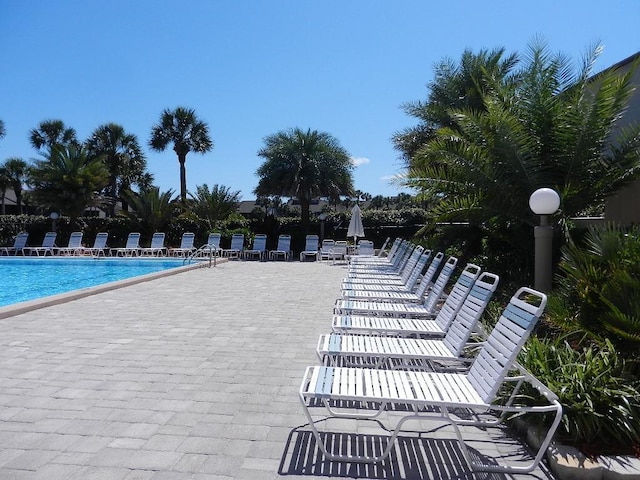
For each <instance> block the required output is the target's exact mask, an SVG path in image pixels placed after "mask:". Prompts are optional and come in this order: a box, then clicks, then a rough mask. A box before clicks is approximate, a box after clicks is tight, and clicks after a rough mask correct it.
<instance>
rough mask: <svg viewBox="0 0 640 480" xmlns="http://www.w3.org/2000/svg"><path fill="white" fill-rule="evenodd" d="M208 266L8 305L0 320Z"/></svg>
mask: <svg viewBox="0 0 640 480" xmlns="http://www.w3.org/2000/svg"><path fill="white" fill-rule="evenodd" d="M228 261H229V259H227V258H218V259H217V261H216V263H225V262H228ZM208 266H209V265H208V262H207V261H206V260H205V261H202V263H194V264H191V265H183V266H181V267H176V268H170V269H167V270H161V271H159V272H152V273H146V274H144V275H139V276H137V277H131V278H125V279H124V280H116V281H115V282H109V283H104V284H102V285H96V286H94V287H88V288H81V289H79V290H72V291H71V292H65V293H59V294H57V295H49V296H48V297H43V298H39V299H36V300H27V301H25V302H19V303H15V304H13V305H7V306H4V307H0V320H2V319H4V318H9V317H14V316H16V315H21V314H23V313H27V312H31V311H34V310H39V309H41V308H46V307H51V306H54V305H60V304H63V303H67V302H71V301H73V300H78V299H80V298H85V297H90V296H92V295H97V294H99V293H103V292H108V291H111V290H117V289H119V288H124V287H129V286H131V285H136V284H138V283H143V282H149V281H151V280H155V279H158V278H163V277H168V276H170V275H177V274H178V273H183V272H187V271H190V270H195V269H198V268H207V267H208Z"/></svg>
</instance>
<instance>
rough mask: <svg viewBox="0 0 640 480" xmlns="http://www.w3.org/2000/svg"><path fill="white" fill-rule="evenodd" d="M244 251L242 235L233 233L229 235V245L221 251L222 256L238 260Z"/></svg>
mask: <svg viewBox="0 0 640 480" xmlns="http://www.w3.org/2000/svg"><path fill="white" fill-rule="evenodd" d="M243 251H244V234H243V233H234V234H233V235H231V245H230V246H229V248H223V249H222V252H221V253H222V256H223V257H229V258H240V257H242V252H243Z"/></svg>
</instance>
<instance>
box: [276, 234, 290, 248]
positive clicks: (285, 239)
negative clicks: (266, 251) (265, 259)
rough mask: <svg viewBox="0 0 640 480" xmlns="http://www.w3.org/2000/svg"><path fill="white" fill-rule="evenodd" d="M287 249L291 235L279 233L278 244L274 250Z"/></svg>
mask: <svg viewBox="0 0 640 480" xmlns="http://www.w3.org/2000/svg"><path fill="white" fill-rule="evenodd" d="M289 250H291V235H285V234H283V235H280V236H279V237H278V246H277V247H276V251H278V252H288V251H289Z"/></svg>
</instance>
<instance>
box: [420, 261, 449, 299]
mask: <svg viewBox="0 0 640 480" xmlns="http://www.w3.org/2000/svg"><path fill="white" fill-rule="evenodd" d="M443 259H444V253H442V252H438V253H436V256H435V257H433V260H431V263H430V264H429V267H428V268H427V271H426V272H424V275H423V276H422V280H420V285H419V286H418V289H417V290H416V295H417V296H418V298H422V296H423V295H424V294H425V293H427V289H428V288H429V287H430V286H431V281H432V280H433V277H435V275H436V272H437V271H438V268H440V264H441V263H442V260H443Z"/></svg>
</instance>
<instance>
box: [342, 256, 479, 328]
mask: <svg viewBox="0 0 640 480" xmlns="http://www.w3.org/2000/svg"><path fill="white" fill-rule="evenodd" d="M480 274H481V271H480V267H478V266H477V265H475V264H473V263H468V264H467V266H466V267H465V269H464V270H463V271H462V273H461V274H460V276H459V277H458V279H457V280H456V283H455V284H454V285H453V288H452V289H451V291H450V292H449V294H448V295H447V298H446V300H445V301H444V304H443V305H442V306H441V307H440V308H439V309H437V308H436V307H437V302H438V300H439V298H438V297H439V294H438V289H435V291H432V292H431V293H430V294H429V296H428V297H427V301H426V302H425V304H424V305H411V304H401V305H402V306H403V310H399V311H398V313H396V312H394V311H391V312H388V311H387V312H385V313H384V314H383V315H378V316H374V315H358V314H337V315H334V316H333V321H332V328H333V331H334V332H342V333H376V334H378V335H397V336H405V337H406V336H418V337H438V336H440V337H442V336H444V335H445V334H446V333H447V331H448V330H449V327H450V326H451V322H453V319H454V318H455V316H456V315H457V313H458V310H460V308H461V307H462V304H463V302H464V301H465V299H466V298H467V295H468V294H469V292H470V291H471V289H472V288H473V286H474V284H475V283H476V281H477V279H478V278H479V277H480ZM408 307H411V309H410V310H408ZM434 317H435V318H434Z"/></svg>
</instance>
